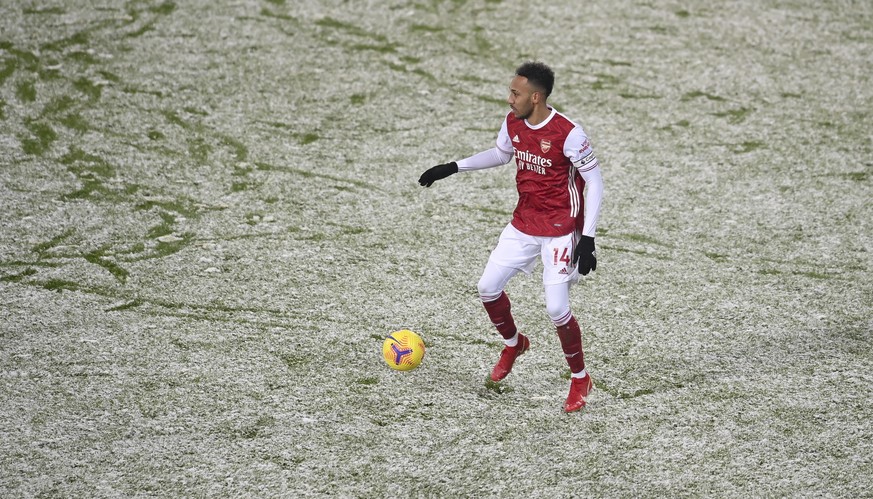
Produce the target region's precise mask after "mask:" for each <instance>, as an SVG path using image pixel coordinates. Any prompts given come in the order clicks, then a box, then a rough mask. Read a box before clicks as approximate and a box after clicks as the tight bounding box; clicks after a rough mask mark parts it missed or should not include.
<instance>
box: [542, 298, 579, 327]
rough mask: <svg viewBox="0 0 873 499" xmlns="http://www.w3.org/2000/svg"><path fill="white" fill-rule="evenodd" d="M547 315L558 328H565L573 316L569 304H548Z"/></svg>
mask: <svg viewBox="0 0 873 499" xmlns="http://www.w3.org/2000/svg"><path fill="white" fill-rule="evenodd" d="M546 313H548V314H549V318H551V319H552V322H553V323H554V324H555V325H556V326H563V325H564V324H566V323H567V321H569V320H570V317H572V316H573V313H572V312H571V311H570V304H569V303H546Z"/></svg>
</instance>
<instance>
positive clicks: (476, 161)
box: [418, 120, 513, 187]
mask: <svg viewBox="0 0 873 499" xmlns="http://www.w3.org/2000/svg"><path fill="white" fill-rule="evenodd" d="M512 151H513V148H512V142H510V140H509V134H508V133H507V132H506V120H504V121H503V126H502V127H500V133H498V134H497V144H496V146H495V147H492V148H491V149H488V150H487V151H482V152H480V153H477V154H474V155H472V156H470V157H469V158H464V159H462V160H459V161H452V162H451V163H445V164H442V165H436V166H434V167H432V168H429V169H428V170H427V171H425V172H424V173H422V174H421V177H419V179H418V183H419V184H421V185H423V186H424V187H430V186H431V185H433V183H434V182H436V181H437V180H441V179H444V178H446V177H448V176H450V175H454V174H455V173H458V172H459V171H460V172H465V171H472V170H484V169H486V168H494V167H496V166H500V165H505V164H506V163H509V161H510V160H511V159H512V156H513V153H512Z"/></svg>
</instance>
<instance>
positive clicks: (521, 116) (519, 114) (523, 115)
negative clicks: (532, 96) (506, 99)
mask: <svg viewBox="0 0 873 499" xmlns="http://www.w3.org/2000/svg"><path fill="white" fill-rule="evenodd" d="M511 109H512V114H513V115H514V116H515V117H516V118H518V119H520V120H526V119H528V118H529V117H530V113H532V112H533V108H530V109H528V110H527V112H526V113H523V112H521V111H520V110H519V109H516V108H514V107H513V108H511Z"/></svg>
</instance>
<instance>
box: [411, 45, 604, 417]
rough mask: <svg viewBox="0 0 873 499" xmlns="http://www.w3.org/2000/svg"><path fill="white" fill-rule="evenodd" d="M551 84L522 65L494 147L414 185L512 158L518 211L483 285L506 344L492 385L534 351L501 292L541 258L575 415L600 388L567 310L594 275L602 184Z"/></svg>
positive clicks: (535, 68)
mask: <svg viewBox="0 0 873 499" xmlns="http://www.w3.org/2000/svg"><path fill="white" fill-rule="evenodd" d="M554 82H555V75H554V73H553V72H552V70H551V68H549V67H548V66H546V65H545V64H543V63H540V62H526V63H524V64H522V65H521V66H519V67H518V69H516V71H515V75H514V76H513V78H512V80H511V82H510V84H509V97H508V98H507V103H508V104H509V107H510V110H511V112H510V113H508V114H507V115H506V119H505V120H504V121H503V124H502V125H501V127H500V132H499V133H498V134H497V144H496V147H493V148H491V149H489V150H487V151H483V152H480V153H478V154H474V155H473V156H470V157H468V158H465V159H461V160H458V161H453V162H451V163H446V164H441V165H437V166H434V167H433V168H430V169H428V170H427V171H425V172H424V173H423V174H422V175H421V177H420V178H419V180H418V182H419V184H421V185H422V186H424V187H430V186H431V185H433V183H434V182H436V181H437V180H440V179H444V178H446V177H448V176H449V175H453V174H455V173H458V172H466V171H472V170H481V169H484V168H493V167H496V166H500V165H504V164H506V163H508V162H509V161H510V160H511V159H512V158H515V164H516V175H515V180H516V184H517V189H518V204H517V206H516V208H515V211H514V212H513V214H512V221H511V222H510V223H509V224H508V225H507V226H506V228H505V229H503V232H502V233H501V234H500V239H499V241H498V243H497V246H496V247H495V248H494V250H493V251H492V252H491V256H490V257H489V258H488V263H487V264H486V265H485V270H484V271H483V273H482V277H481V278H480V279H479V284H478V288H479V298H480V299H481V300H482V305H483V306H484V307H485V311H486V312H487V313H488V317H489V318H490V319H491V322H492V323H493V324H494V326H495V327H496V328H497V331H498V332H499V333H500V335H501V336H502V337H503V341H504V344H505V346H504V348H503V351H502V352H501V353H500V359H499V360H498V361H497V364H496V365H495V366H494V369H493V370H492V372H491V379H492V380H493V381H500V380H502V379H503V378H505V377H506V375H508V374H509V372H510V371H512V366H513V365H514V364H515V361H516V359H517V358H518V357H519V356H520V355H521V354H523V353H524V352H525V351H527V350H528V348H530V340H529V339H528V337H527V336H525V335H524V334H522V333H520V332H519V331H518V330H517V329H516V326H515V322H514V320H513V318H512V313H511V311H510V308H511V307H510V301H509V297H508V296H507V295H506V293H505V292H504V289H505V287H506V285H507V283H508V282H509V280H510V279H511V278H512V277H513V276H515V275H516V274H517V273H518V272H519V271H522V272H525V273H526V274H530V273H531V271H532V270H533V268H534V266H535V265H536V260H537V257H539V258H540V259H541V260H542V262H543V286H544V287H545V302H546V312H547V313H548V315H549V317H550V318H551V319H552V322H553V323H554V324H555V328H556V329H557V333H558V338H559V339H560V341H561V349H562V350H563V351H564V357H565V358H566V360H567V364H569V366H570V371H571V373H572V374H571V380H570V393H569V395H568V396H567V400H566V402H565V403H564V411H566V412H573V411H578V410H580V409H582V408H583V407H585V404H586V403H587V401H588V394H589V393H590V392H591V390H593V389H594V383H593V382H592V381H591V376H590V375H589V374H588V372H587V371H586V369H585V357H584V353H583V351H582V332H581V330H580V328H579V323H578V322H577V321H576V318H575V317H574V316H573V313H572V311H571V310H570V286H571V285H572V284H574V283H576V282H577V281H578V280H579V274H582V275H587V274H588V273H589V272H590V271H593V270H595V269H596V268H597V257H596V253H595V250H594V232H595V229H596V226H597V218H598V215H599V214H600V203H601V199H602V197H603V180H602V178H601V174H600V167H599V164H598V161H597V158H596V156H595V155H594V151H593V150H592V149H591V144H590V143H589V141H588V137H587V136H586V135H585V132H584V131H583V130H582V127H581V126H579V125H578V124H577V123H575V122H573V121H572V120H570V119H569V118H567V117H566V116H564V115H563V114H561V113H559V112H558V111H556V110H555V109H554V108H552V107H551V106H549V105H548V103H547V99H548V97H549V94H551V93H552V87H553V86H554ZM586 186H587V192H585V193H584V195H583V189H584V188H585V187H586Z"/></svg>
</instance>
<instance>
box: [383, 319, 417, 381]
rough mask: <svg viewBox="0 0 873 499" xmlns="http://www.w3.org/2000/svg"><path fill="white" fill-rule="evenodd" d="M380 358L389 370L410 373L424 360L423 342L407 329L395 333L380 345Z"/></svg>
mask: <svg viewBox="0 0 873 499" xmlns="http://www.w3.org/2000/svg"><path fill="white" fill-rule="evenodd" d="M382 357H384V358H385V363H386V364H388V367H390V368H391V369H396V370H398V371H411V370H413V369H415V368H416V367H418V365H419V364H421V359H423V358H424V340H422V339H421V336H419V335H417V334H415V333H413V332H412V331H410V330H408V329H403V330H401V331H395V332H393V333H391V334H389V335H388V337H387V338H385V341H384V342H383V343H382Z"/></svg>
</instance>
